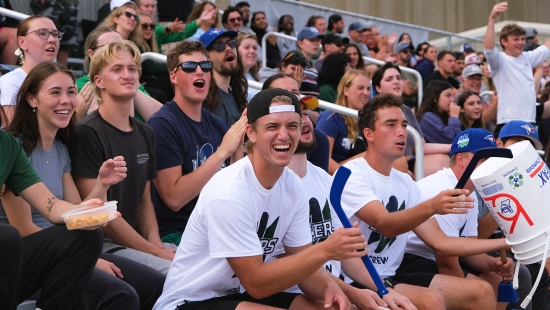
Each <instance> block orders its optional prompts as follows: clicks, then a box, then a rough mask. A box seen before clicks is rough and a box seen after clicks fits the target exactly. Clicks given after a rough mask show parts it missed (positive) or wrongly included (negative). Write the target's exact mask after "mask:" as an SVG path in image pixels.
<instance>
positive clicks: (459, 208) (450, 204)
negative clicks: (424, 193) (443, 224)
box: [430, 189, 474, 215]
mask: <svg viewBox="0 0 550 310" xmlns="http://www.w3.org/2000/svg"><path fill="white" fill-rule="evenodd" d="M468 195H470V191H469V190H467V189H448V190H444V191H442V192H441V193H439V194H438V195H437V196H435V197H434V198H432V199H430V202H431V204H430V205H431V206H432V212H433V214H441V215H444V214H465V213H468V210H465V208H466V209H472V208H473V207H474V205H473V204H472V202H473V201H474V199H473V198H470V197H468Z"/></svg>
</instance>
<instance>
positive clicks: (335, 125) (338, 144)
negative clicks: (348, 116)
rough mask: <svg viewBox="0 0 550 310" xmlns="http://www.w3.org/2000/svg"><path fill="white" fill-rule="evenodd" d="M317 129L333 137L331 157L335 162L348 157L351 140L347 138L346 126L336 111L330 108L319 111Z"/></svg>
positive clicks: (349, 155)
mask: <svg viewBox="0 0 550 310" xmlns="http://www.w3.org/2000/svg"><path fill="white" fill-rule="evenodd" d="M317 129H319V130H320V131H322V132H324V133H325V134H326V135H327V136H329V137H332V138H333V139H334V146H333V147H332V159H334V160H335V161H336V162H337V163H339V162H341V161H344V160H346V159H348V158H350V157H351V156H352V155H351V147H352V144H353V142H352V141H351V140H350V139H348V128H347V127H346V123H345V121H344V119H343V118H342V117H341V116H340V114H338V113H334V112H332V111H330V110H326V111H323V112H321V115H320V116H319V119H318V120H317Z"/></svg>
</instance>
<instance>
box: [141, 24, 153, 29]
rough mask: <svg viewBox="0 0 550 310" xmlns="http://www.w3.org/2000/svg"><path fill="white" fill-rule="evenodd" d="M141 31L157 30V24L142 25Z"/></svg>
mask: <svg viewBox="0 0 550 310" xmlns="http://www.w3.org/2000/svg"><path fill="white" fill-rule="evenodd" d="M141 29H143V30H147V29H151V30H155V24H141Z"/></svg>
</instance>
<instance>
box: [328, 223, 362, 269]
mask: <svg viewBox="0 0 550 310" xmlns="http://www.w3.org/2000/svg"><path fill="white" fill-rule="evenodd" d="M358 225H359V223H358V222H355V223H354V224H353V227H352V228H338V229H337V230H335V231H334V232H333V233H332V234H331V235H330V236H329V237H328V238H327V239H326V240H325V241H323V242H322V243H319V245H320V246H321V245H322V246H323V248H324V249H326V254H327V260H340V261H341V260H346V259H350V258H355V257H362V256H365V255H366V254H367V249H366V248H367V243H366V242H365V236H363V232H362V231H361V229H359V228H357V226H358Z"/></svg>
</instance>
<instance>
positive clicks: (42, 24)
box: [0, 16, 82, 126]
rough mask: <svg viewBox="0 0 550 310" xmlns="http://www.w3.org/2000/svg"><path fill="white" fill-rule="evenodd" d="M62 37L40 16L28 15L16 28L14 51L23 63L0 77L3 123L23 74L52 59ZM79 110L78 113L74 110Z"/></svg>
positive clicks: (8, 114) (14, 100)
mask: <svg viewBox="0 0 550 310" xmlns="http://www.w3.org/2000/svg"><path fill="white" fill-rule="evenodd" d="M62 36H63V33H62V32H60V31H58V30H57V29H56V28H55V25H54V23H53V22H52V20H51V19H49V18H47V17H43V16H31V17H29V18H27V19H25V20H23V21H22V22H21V24H19V27H17V46H18V49H17V50H16V54H17V55H19V57H20V58H21V61H22V62H23V65H22V66H21V68H17V69H15V70H13V71H12V72H9V73H7V74H5V75H3V76H2V77H0V104H1V105H2V106H3V108H4V112H5V114H6V119H4V121H3V123H4V125H5V126H7V125H8V124H9V123H10V122H11V119H12V118H13V113H14V109H15V103H16V100H17V98H16V95H17V92H18V91H19V88H20V87H21V84H23V81H24V80H25V77H27V74H28V73H29V72H30V71H31V70H32V68H34V67H35V66H36V65H38V64H39V63H41V62H43V61H53V60H54V59H55V58H56V56H57V52H58V51H59V40H60V39H61V37H62ZM79 112H80V113H82V111H78V110H77V113H79Z"/></svg>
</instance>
